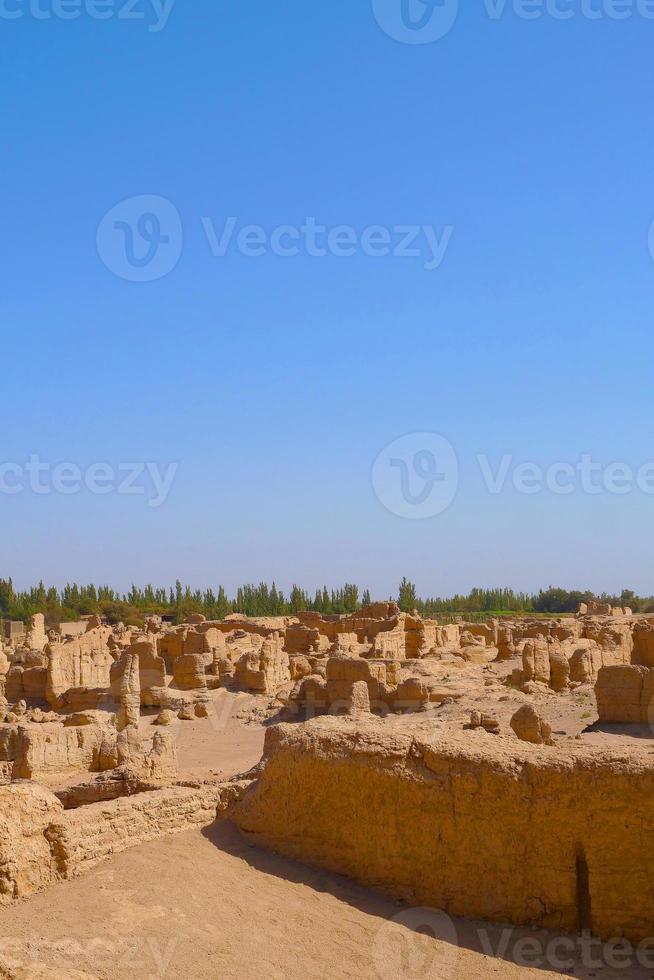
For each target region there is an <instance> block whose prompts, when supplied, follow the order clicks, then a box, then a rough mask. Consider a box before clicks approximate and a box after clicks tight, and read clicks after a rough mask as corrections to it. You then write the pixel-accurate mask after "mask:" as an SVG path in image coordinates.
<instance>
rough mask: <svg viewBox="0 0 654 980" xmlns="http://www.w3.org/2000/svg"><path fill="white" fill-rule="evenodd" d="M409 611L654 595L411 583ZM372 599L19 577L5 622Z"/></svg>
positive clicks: (353, 604)
mask: <svg viewBox="0 0 654 980" xmlns="http://www.w3.org/2000/svg"><path fill="white" fill-rule="evenodd" d="M389 598H390V599H394V600H395V601H396V602H398V603H399V606H400V609H401V610H402V611H403V612H412V611H413V610H414V609H415V610H417V611H418V613H419V614H420V615H421V616H425V617H436V618H437V617H438V616H439V615H441V616H447V617H449V616H452V615H453V614H462V615H465V614H466V613H468V614H477V615H478V614H488V615H494V614H502V613H519V614H525V615H526V614H529V613H552V614H559V613H571V612H575V611H576V610H577V608H578V607H579V603H580V602H586V601H588V600H589V599H598V600H600V601H601V602H609V603H611V605H617V606H629V607H630V608H631V609H633V610H634V612H651V611H654V597H649V598H643V597H639V596H637V595H636V594H635V593H634V592H633V591H632V590H630V589H623V591H622V592H621V593H620V595H608V594H606V593H603V594H602V595H594V594H593V593H592V592H588V591H586V592H582V591H574V590H573V591H569V590H567V589H561V588H554V587H550V588H548V589H546V590H542V589H541V590H540V591H539V592H537V593H528V592H514V591H513V589H508V588H498V589H482V588H474V589H472V590H471V591H470V592H469V593H468V594H467V595H453V596H450V597H449V598H426V599H423V598H420V597H419V596H418V595H417V592H416V586H415V584H414V583H413V582H410V581H409V580H408V579H406V578H403V579H402V581H401V583H400V585H399V589H398V592H397V595H396V596H391V597H389ZM370 601H371V594H370V590H369V589H365V590H364V591H363V592H360V591H359V588H358V586H357V585H354V584H352V583H346V584H345V585H344V586H342V587H341V588H338V589H328V588H327V587H326V586H324V587H323V588H322V589H317V590H316V591H315V592H309V591H308V590H306V589H303V588H301V587H300V586H298V585H294V586H293V587H292V589H291V590H290V592H289V593H288V595H286V594H285V593H284V592H283V591H282V590H281V589H278V588H277V586H276V585H275V583H274V582H273V583H272V585H270V586H269V585H268V584H267V583H265V582H261V583H260V584H259V585H253V584H249V585H242V586H240V588H238V589H237V591H236V595H235V596H232V597H228V595H227V593H226V591H225V589H224V587H223V586H222V585H219V586H218V587H217V588H216V589H215V590H214V589H211V588H209V589H191V587H190V586H188V585H182V583H181V582H180V581H177V582H176V583H175V585H174V586H171V587H169V588H155V587H154V586H153V585H146V586H145V588H139V587H138V586H136V585H133V586H132V587H131V589H130V590H129V592H127V593H123V594H121V593H119V592H117V591H116V590H115V589H112V588H110V587H109V586H108V585H101V586H95V585H77V584H74V583H73V584H68V585H66V586H64V588H63V589H57V588H55V587H54V586H50V587H46V586H45V585H44V583H43V582H39V584H38V585H37V586H34V587H32V588H30V589H27V590H24V591H18V590H16V589H14V585H13V582H12V580H11V578H7V579H0V617H2V618H3V619H12V620H23V621H24V622H27V620H28V619H29V617H30V616H32V615H33V614H34V613H38V612H42V613H44V614H45V616H46V622H47V624H48V625H55V624H57V623H60V622H66V621H68V620H75V619H79V617H80V616H84V615H92V614H99V615H102V616H105V617H106V618H107V620H108V622H110V623H117V622H121V621H122V622H124V623H129V624H138V623H140V622H142V620H143V617H144V616H147V615H152V614H159V615H165V616H171V617H172V618H173V621H174V622H178V623H179V622H182V621H183V620H184V619H186V617H187V616H188V615H189V614H191V613H203V614H204V615H205V616H206V617H207V619H224V618H225V616H228V615H230V614H231V613H240V614H242V615H246V616H288V615H293V614H295V613H298V612H303V611H313V612H318V613H322V614H323V615H331V614H334V613H353V612H356V611H357V610H358V609H361V608H362V606H365V605H368V604H369V603H370Z"/></svg>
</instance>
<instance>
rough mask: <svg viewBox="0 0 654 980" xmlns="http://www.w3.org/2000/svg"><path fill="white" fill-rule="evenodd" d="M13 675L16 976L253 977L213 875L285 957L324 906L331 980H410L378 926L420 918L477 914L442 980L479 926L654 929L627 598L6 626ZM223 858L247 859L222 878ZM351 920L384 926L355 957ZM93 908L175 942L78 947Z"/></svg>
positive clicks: (649, 684)
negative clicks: (514, 610)
mask: <svg viewBox="0 0 654 980" xmlns="http://www.w3.org/2000/svg"><path fill="white" fill-rule="evenodd" d="M0 685H1V687H0V690H1V693H2V703H1V709H0V710H1V718H2V723H1V724H0V752H1V755H0V767H1V768H0V771H1V773H2V787H1V788H0V802H1V807H2V825H1V836H0V903H1V904H2V909H1V910H0V916H2V917H3V919H4V929H3V930H2V935H3V936H9V935H12V934H15V936H17V937H21V938H20V941H18V940H17V942H16V945H15V947H12V948H8V947H7V946H6V945H5V946H3V949H2V953H1V956H2V959H1V960H0V963H1V969H0V976H6V977H14V976H15V977H23V976H25V977H30V976H41V975H43V976H46V975H47V976H80V977H89V976H91V977H114V976H116V977H117V976H127V975H128V973H130V974H131V975H136V976H150V975H152V976H159V975H161V976H163V975H170V976H222V975H234V976H236V975H249V971H248V970H247V969H245V968H244V967H243V965H242V964H241V965H240V966H239V965H238V963H237V958H238V955H239V954H237V953H236V952H235V951H234V950H233V949H231V948H230V947H231V945H232V944H235V943H239V942H240V943H244V944H246V945H247V942H248V941H249V940H248V939H247V938H246V934H245V933H242V934H240V935H241V938H240V940H239V939H235V936H237V935H239V933H238V931H236V932H234V931H233V930H234V928H235V926H234V923H231V925H230V920H229V917H228V915H227V913H226V912H225V911H224V910H223V911H222V912H221V913H220V914H214V913H213V912H211V908H212V906H211V904H207V903H210V902H211V901H212V898H211V891H210V889H211V888H212V887H213V888H214V889H215V892H216V895H217V896H218V895H219V896H220V900H221V901H222V902H224V903H226V905H228V904H229V902H231V901H233V902H234V903H235V907H236V906H238V903H242V904H243V909H244V915H245V918H246V920H247V921H249V925H250V927H251V929H254V930H255V931H256V930H257V929H264V927H265V922H264V921H263V920H264V919H265V918H266V917H271V916H272V918H273V919H274V920H275V921H279V922H280V926H279V929H280V931H279V935H278V938H279V942H280V944H281V945H285V943H284V941H283V933H284V929H283V922H284V917H285V915H288V916H289V917H290V918H291V919H292V920H293V921H294V922H295V923H296V924H295V925H289V929H291V931H292V930H293V929H294V928H295V929H300V928H301V927H300V925H298V924H297V923H298V922H299V921H300V919H297V918H295V919H294V918H293V916H296V917H297V916H298V915H299V916H300V918H301V915H302V913H301V909H302V907H304V908H305V909H306V916H309V917H310V916H311V907H312V903H313V902H317V901H319V900H320V901H322V900H323V897H324V896H326V898H328V899H329V901H330V903H331V904H330V905H328V906H327V907H326V908H325V909H322V907H319V906H316V911H318V909H319V908H320V919H321V922H322V929H323V930H324V936H323V938H322V939H321V943H322V944H324V949H323V951H322V954H321V955H322V956H323V957H324V962H323V963H322V966H319V968H318V967H317V968H316V970H315V971H314V972H313V973H312V972H311V970H310V969H309V968H308V966H307V963H308V962H309V960H310V959H311V957H310V954H309V953H308V952H306V950H305V957H309V960H306V958H305V961H304V962H303V971H300V972H304V973H305V974H306V975H319V974H320V975H332V974H331V973H330V968H329V963H330V961H331V962H332V965H334V964H337V963H339V962H341V961H339V956H343V957H345V958H344V959H343V960H342V962H341V966H340V967H339V969H338V970H336V972H334V973H333V975H337V973H338V974H339V975H344V973H345V975H354V972H356V973H357V974H358V975H360V976H382V977H385V976H390V975H395V974H393V972H392V970H391V971H390V972H389V970H388V969H386V967H385V966H384V962H382V960H383V957H381V954H380V952H379V949H380V947H379V943H380V942H381V941H382V940H383V939H384V936H383V934H382V940H380V939H379V929H380V928H382V927H383V926H384V924H385V923H388V922H389V921H391V922H392V920H393V917H394V916H396V917H397V916H399V921H400V923H401V922H402V915H403V912H402V910H403V909H404V910H411V909H414V910H415V909H424V908H429V909H435V910H439V912H440V913H441V914H443V915H444V916H446V917H447V919H448V921H451V922H452V923H454V926H453V928H454V929H455V932H456V936H457V937H458V939H457V940H456V941H455V940H452V939H450V940H449V945H448V940H447V937H445V938H444V937H436V938H435V939H434V940H433V941H434V943H435V944H436V943H438V944H439V946H438V948H439V949H440V951H441V960H439V962H440V963H441V966H440V967H439V966H438V965H437V966H435V967H434V968H433V970H432V973H427V974H425V975H429V976H437V977H450V976H476V975H479V976H484V975H488V974H487V973H485V971H486V970H488V969H490V968H489V966H488V963H489V962H490V961H489V960H488V957H487V956H486V955H485V953H486V954H487V953H488V950H486V951H485V952H484V951H483V950H477V951H475V948H474V943H472V942H470V943H467V942H465V941H464V940H463V939H462V936H464V935H466V934H467V933H466V929H469V924H470V922H473V921H474V922H475V923H477V932H478V933H479V931H480V929H482V928H487V929H489V930H491V932H490V933H489V934H490V935H492V934H493V933H492V930H493V929H496V928H497V927H498V926H499V925H502V926H509V927H511V928H514V929H520V930H522V932H521V933H520V934H521V935H525V934H526V935H536V934H538V935H541V934H543V930H546V931H548V932H552V933H553V934H555V933H556V934H559V935H564V936H575V935H576V936H578V935H584V934H585V935H588V936H594V937H597V938H598V939H601V940H610V939H614V938H616V937H617V938H621V939H623V940H624V941H625V942H629V943H631V944H632V945H633V946H636V945H637V944H639V943H642V942H643V941H646V940H647V939H648V938H649V937H650V936H651V934H652V922H653V920H654V891H653V887H652V877H651V874H652V873H653V871H654V869H650V865H649V862H650V858H649V857H648V854H649V853H650V849H652V850H654V820H653V818H652V813H651V810H650V789H653V790H654V751H653V741H652V740H653V739H654V727H653V725H654V621H653V620H650V619H649V618H648V617H647V616H637V615H632V613H631V610H629V609H616V608H611V607H599V606H592V605H591V606H590V607H589V606H583V607H582V608H581V609H580V611H579V613H578V614H577V615H576V616H568V617H561V618H552V619H547V618H542V617H541V618H523V619H517V618H516V619H508V618H503V619H501V620H498V619H489V620H487V621H485V622H476V623H467V622H465V621H463V620H461V621H459V622H453V623H448V624H443V625H441V624H439V623H438V621H437V620H428V619H422V618H420V617H419V616H418V615H417V614H415V615H410V614H406V613H401V612H400V611H399V608H398V607H397V605H395V603H393V602H383V603H373V604H370V605H368V606H365V607H363V608H362V609H361V610H360V611H358V612H356V613H355V614H353V615H332V616H322V615H320V614H318V613H312V612H307V613H299V614H298V615H296V616H287V617H278V618H265V619H264V618H259V619H257V618H247V617H243V616H239V615H232V616H228V617H227V618H226V619H224V620H219V621H213V622H212V621H207V620H205V618H204V617H203V616H201V615H194V616H191V617H190V619H189V621H188V622H185V623H183V624H182V625H179V626H174V625H170V624H166V623H162V622H161V620H160V619H158V618H156V617H154V618H149V619H146V620H145V621H144V623H143V626H142V628H139V629H137V628H130V627H126V626H123V625H118V626H115V627H111V626H108V625H105V624H104V623H103V622H102V621H101V620H100V619H99V618H97V617H90V618H87V619H86V620H84V621H82V622H81V623H79V624H76V625H75V624H74V625H73V626H72V627H69V626H65V627H64V629H63V631H59V630H50V631H48V632H46V630H45V628H44V619H43V616H41V615H35V616H33V617H32V619H31V622H30V624H29V626H28V627H26V628H23V627H22V625H21V624H6V629H5V639H4V641H3V644H2V652H1V653H0ZM194 848H200V849H202V848H206V854H205V851H204V850H201V855H203V856H199V855H198V854H195V853H194V850H193V849H194ZM185 849H186V850H185ZM123 852H124V853H123ZM214 855H215V858H214ZM221 855H222V856H224V857H225V859H229V860H230V861H232V862H234V866H233V867H232V866H231V865H230V867H229V868H228V869H226V868H223V871H224V874H225V877H224V879H222V878H221V877H220V874H221V873H222V872H221V871H220V869H217V870H216V872H215V873H216V880H215V881H213V882H211V881H209V880H205V879H208V878H209V877H210V876H211V875H212V874H213V873H214V872H213V870H212V864H211V861H212V860H214V859H215V860H218V859H219V856H220V860H222V859H223V858H222V856H221ZM119 862H122V863H119ZM91 881H92V882H93V888H92V889H91V888H90V885H89V882H91ZM282 884H283V886H284V888H286V889H296V890H297V889H301V891H302V894H301V895H298V894H295V893H293V894H292V895H291V894H286V893H285V892H284V891H281V892H279V893H278V894H277V893H276V892H275V889H276V888H279V887H281V886H282ZM85 888H86V891H85V890H84V889H85ZM239 888H241V889H242V888H246V896H245V897H244V896H243V894H241V893H240V892H239ZM76 889H78V891H76ZM80 889H81V890H80ZM139 889H140V891H139ZM198 889H199V890H200V891H201V892H202V893H201V894H200V893H199V892H198V891H197V890H198ZM107 890H108V891H107ZM341 890H342V892H341ZM137 893H138V894H139V895H140V899H139V901H137V902H136V903H135V904H134V903H132V904H131V905H130V903H129V902H128V901H127V898H128V897H129V896H130V895H132V896H133V895H136V894H137ZM268 894H269V895H270V905H267V904H265V907H264V909H263V910H262V909H261V908H260V907H259V910H258V911H255V909H256V908H257V906H256V902H259V903H261V902H262V901H263V902H264V903H265V902H266V901H267V899H266V897H265V896H266V895H268ZM112 896H113V897H112ZM116 896H120V902H119V903H118V904H116ZM213 900H215V901H218V898H215V899H213ZM98 902H99V903H100V904H99V905H98V907H97V908H96V907H95V905H94V904H93V903H98ZM103 902H104V903H105V904H104V905H103V904H102V903H103ZM139 902H140V904H139ZM39 903H40V904H39ZM107 903H108V904H107ZM112 903H113V904H112ZM121 903H122V904H121ZM167 903H168V904H167ZM170 903H172V904H170ZM203 903H204V904H203ZM293 903H295V904H296V905H297V909H296V908H295V905H293ZM375 903H378V904H375ZM250 904H252V911H251V912H250V915H251V917H252V918H251V919H249V918H248V912H247V909H248V906H249V905H250ZM60 906H61V909H62V915H64V916H65V917H66V916H67V919H65V921H67V922H68V925H67V926H66V927H62V930H61V932H59V933H58V932H57V928H56V927H55V926H53V932H52V936H51V945H47V944H46V946H45V947H44V945H43V941H39V942H38V943H37V948H33V944H32V945H31V944H30V941H29V933H30V928H29V924H30V923H31V928H32V932H36V933H39V916H42V915H43V914H44V913H43V910H44V909H50V910H54V911H55V912H56V910H57V908H58V907H60ZM273 906H274V908H275V909H276V913H275V914H273V912H272V911H271V908H272V907H273ZM337 906H338V907H339V909H340V913H337ZM152 908H154V909H155V912H154V913H153V912H152ZM285 908H286V910H287V911H286V912H285ZM139 909H140V912H139ZM343 909H350V910H351V915H352V916H354V915H358V916H360V917H361V918H362V920H363V919H365V925H364V924H363V921H362V924H361V926H360V931H359V933H357V934H356V936H355V938H353V937H352V936H351V935H350V934H348V935H347V936H346V935H345V932H344V933H343V935H344V936H345V938H342V939H341V942H342V943H344V944H345V946H347V945H348V944H350V945H352V944H353V948H352V949H351V950H350V951H349V952H348V953H347V956H346V954H345V953H344V952H343V948H341V947H338V948H337V946H338V944H337V946H333V945H331V946H330V939H329V937H330V935H331V930H332V927H333V929H335V930H336V933H337V934H338V931H339V926H338V923H339V921H340V920H339V917H338V915H339V914H340V915H341V916H342V915H343ZM64 910H67V911H64ZM148 910H149V911H148ZM156 910H159V911H156ZM87 913H88V914H89V916H90V917H91V918H90V921H94V922H95V925H94V926H93V927H89V926H86V927H85V929H86V932H85V933H84V934H85V935H86V936H87V938H88V935H89V929H90V933H91V934H92V935H93V936H95V937H96V939H97V943H99V946H98V950H100V951H101V948H102V942H103V941H104V942H105V943H108V944H109V949H110V950H111V949H114V951H116V950H117V949H118V947H117V946H115V945H114V946H113V947H112V945H111V943H112V942H113V943H114V944H115V943H117V942H118V938H117V937H122V940H124V939H125V936H126V935H133V936H135V937H143V936H147V937H150V936H152V935H155V934H157V935H158V934H159V933H156V930H155V932H153V929H155V927H156V929H159V930H162V929H163V930H164V931H163V932H161V933H160V935H161V937H162V942H163V937H164V936H165V935H167V936H168V937H170V936H174V937H175V948H174V949H172V951H170V950H169V951H168V953H167V961H166V964H164V965H162V964H159V966H158V967H156V968H155V966H154V965H152V964H150V965H147V964H144V963H143V961H142V959H141V961H140V963H141V965H140V967H139V966H138V965H137V966H136V968H128V965H127V961H125V962H122V963H121V962H119V961H118V959H115V960H114V961H113V962H112V958H111V957H109V959H107V958H106V957H105V959H104V960H102V961H100V960H98V958H97V957H96V958H95V959H94V958H93V956H91V954H90V952H89V949H88V948H85V947H84V946H83V943H82V939H81V937H82V934H83V933H82V932H81V931H80V932H79V933H75V932H74V931H73V933H72V935H73V936H75V935H77V939H78V945H77V947H76V949H77V953H76V954H75V962H73V961H72V960H71V959H70V958H69V959H68V960H66V959H65V957H64V959H63V960H62V956H63V954H62V951H61V950H60V949H59V950H57V946H56V939H57V936H58V935H62V934H66V935H71V933H70V929H71V928H73V926H72V923H74V922H77V923H79V922H80V921H82V920H83V918H84V915H85V914H87ZM50 914H51V915H52V914H53V912H52V911H51V912H50ZM94 916H95V917H96V918H95V919H94ZM102 917H104V918H102ZM171 917H172V918H171ZM152 918H154V924H153V921H151V919H152ZM196 918H197V919H198V921H197V922H196V923H195V926H194V927H193V928H195V929H196V930H197V933H198V935H197V939H196V938H194V933H193V928H192V927H191V925H190V923H191V922H193V921H194V920H195V919H196ZM96 919H97V921H96ZM62 921H64V920H62ZM101 922H102V923H104V924H103V925H102V928H101V927H100V923H101ZM457 924H458V925H457ZM41 925H42V922H41ZM94 928H95V929H96V930H97V931H96V932H93V929H94ZM241 928H242V927H241ZM311 928H312V929H313V928H314V926H313V925H312V927H311ZM66 929H68V930H69V931H68V933H66ZM524 930H526V933H525V932H524ZM310 931H311V930H310ZM39 935H40V933H39ZM108 937H113V939H109V938H108ZM189 937H190V938H189ZM251 941H252V942H255V945H256V940H251ZM296 941H300V940H297V937H296ZM302 941H304V942H306V941H307V937H306V936H305V937H304V940H302ZM357 943H358V944H359V946H358V947H357ZM80 944H81V945H80ZM375 944H376V945H375ZM189 945H190V946H191V947H194V948H196V949H201V950H202V951H203V953H202V955H203V956H204V958H205V959H204V961H203V962H198V960H197V958H196V959H193V955H194V952H193V949H191V948H189ZM273 945H274V943H273ZM435 948H436V947H435ZM330 949H331V952H330ZM339 949H340V952H339ZM448 949H449V951H450V959H449V960H448V953H447V951H448ZM98 950H96V952H98ZM141 954H143V951H141ZM162 955H163V954H162ZM269 955H270V956H272V958H273V965H272V966H271V970H272V974H273V975H283V974H284V972H285V969H287V968H285V967H284V966H283V965H280V964H278V965H277V966H276V967H275V956H276V955H277V954H276V953H273V952H271V953H270V954H269ZM452 956H455V960H456V961H454V960H452V958H451V957H452ZM380 957H381V959H380ZM312 962H313V961H312ZM318 962H322V961H317V963H318ZM346 962H347V964H349V966H348V969H350V968H351V970H352V971H354V972H352V973H351V974H350V973H349V972H348V969H345V970H344V972H343V963H346ZM496 962H497V963H499V962H500V960H497V961H496ZM501 962H502V969H503V970H504V971H505V972H504V973H503V975H506V976H514V975H515V976H527V975H531V973H530V970H529V969H528V968H526V967H525V966H524V965H523V966H516V965H515V964H514V963H512V962H511V958H510V956H505V958H504V959H503V960H502V961H501ZM484 964H486V965H484ZM164 966H165V969H164ZM159 967H161V968H159ZM166 969H167V970H168V971H169V972H168V973H167V974H166V972H165V970H166ZM389 969H390V968H389ZM3 971H4V972H3ZM39 971H43V972H39ZM476 971H478V972H476ZM511 971H514V972H511ZM256 972H257V971H256V970H254V971H253V974H252V975H254V974H255V973H256ZM291 972H292V971H291ZM652 972H654V971H652ZM407 975H408V974H407ZM534 975H536V974H534ZM538 975H540V976H545V975H549V974H548V972H547V971H545V972H543V970H542V968H541V969H540V970H539V971H538ZM553 975H554V974H553ZM604 975H608V974H604ZM623 975H626V974H623ZM643 975H650V974H643Z"/></svg>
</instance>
